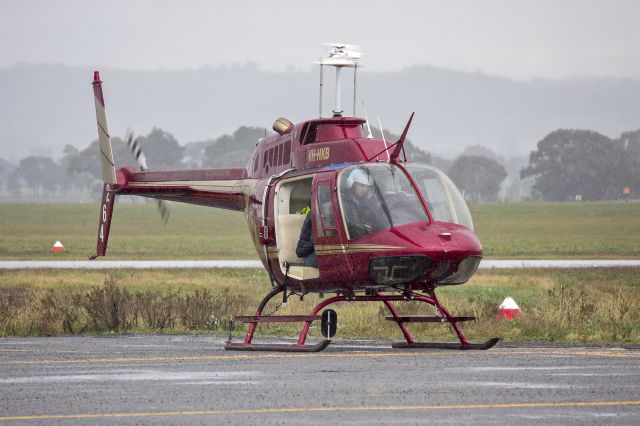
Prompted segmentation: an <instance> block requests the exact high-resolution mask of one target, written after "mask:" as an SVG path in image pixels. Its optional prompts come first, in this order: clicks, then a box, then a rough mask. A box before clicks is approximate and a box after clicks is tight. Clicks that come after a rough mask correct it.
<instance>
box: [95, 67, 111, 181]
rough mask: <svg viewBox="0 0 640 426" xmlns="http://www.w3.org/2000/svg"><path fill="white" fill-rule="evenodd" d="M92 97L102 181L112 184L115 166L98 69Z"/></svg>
mask: <svg viewBox="0 0 640 426" xmlns="http://www.w3.org/2000/svg"><path fill="white" fill-rule="evenodd" d="M93 97H94V100H95V104H96V120H97V123H98V142H99V145H100V162H101V164H102V180H103V181H104V183H108V184H114V183H116V168H115V164H114V162H113V151H112V150H111V137H110V136H109V129H108V128H107V114H106V111H105V106H104V96H102V81H100V73H99V72H98V71H94V72H93Z"/></svg>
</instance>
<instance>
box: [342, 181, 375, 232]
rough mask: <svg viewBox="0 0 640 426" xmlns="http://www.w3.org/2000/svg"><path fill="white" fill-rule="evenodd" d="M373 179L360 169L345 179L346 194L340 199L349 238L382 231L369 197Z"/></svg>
mask: <svg viewBox="0 0 640 426" xmlns="http://www.w3.org/2000/svg"><path fill="white" fill-rule="evenodd" d="M372 185H373V178H372V177H371V175H369V174H368V173H367V172H365V171H364V170H362V169H355V170H353V171H352V172H351V173H350V174H349V177H347V180H346V187H347V188H348V191H347V193H346V194H345V196H344V197H343V199H342V204H343V208H344V215H345V219H346V221H347V228H348V229H349V236H350V237H351V238H356V237H361V236H363V235H366V234H371V233H373V232H376V231H378V230H380V229H382V226H381V225H380V223H379V220H378V219H377V218H376V215H375V212H376V211H377V210H379V209H375V208H373V200H371V198H370V197H369V189H370V188H371V186H372Z"/></svg>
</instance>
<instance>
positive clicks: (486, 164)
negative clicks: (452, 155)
mask: <svg viewBox="0 0 640 426" xmlns="http://www.w3.org/2000/svg"><path fill="white" fill-rule="evenodd" d="M449 177H451V179H452V180H453V181H454V182H455V184H456V185H457V186H458V188H460V190H461V191H462V192H463V194H464V196H465V199H467V200H469V201H473V202H478V201H495V200H497V198H498V191H500V184H502V181H503V180H504V178H505V177H507V171H506V170H505V168H504V166H503V165H502V164H500V163H498V162H497V161H495V160H492V159H490V158H487V157H484V156H481V155H462V156H460V157H458V158H456V160H455V161H454V162H453V164H452V165H451V168H450V169H449Z"/></svg>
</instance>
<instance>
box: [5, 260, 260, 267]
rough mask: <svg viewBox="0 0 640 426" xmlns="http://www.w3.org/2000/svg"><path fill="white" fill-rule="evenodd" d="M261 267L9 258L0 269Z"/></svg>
mask: <svg viewBox="0 0 640 426" xmlns="http://www.w3.org/2000/svg"><path fill="white" fill-rule="evenodd" d="M156 268H157V269H206V268H262V262H260V261H259V260H9V261H0V269H156Z"/></svg>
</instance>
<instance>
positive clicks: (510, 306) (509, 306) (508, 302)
mask: <svg viewBox="0 0 640 426" xmlns="http://www.w3.org/2000/svg"><path fill="white" fill-rule="evenodd" d="M521 313H522V312H521V311H520V306H518V304H517V303H516V301H515V300H513V299H512V298H511V297H507V298H506V299H504V301H503V302H502V304H501V305H500V307H499V308H498V318H501V319H508V320H512V319H514V318H518V317H519V316H520V314H521Z"/></svg>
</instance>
